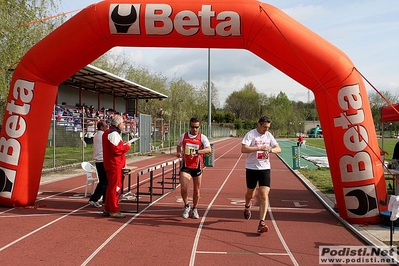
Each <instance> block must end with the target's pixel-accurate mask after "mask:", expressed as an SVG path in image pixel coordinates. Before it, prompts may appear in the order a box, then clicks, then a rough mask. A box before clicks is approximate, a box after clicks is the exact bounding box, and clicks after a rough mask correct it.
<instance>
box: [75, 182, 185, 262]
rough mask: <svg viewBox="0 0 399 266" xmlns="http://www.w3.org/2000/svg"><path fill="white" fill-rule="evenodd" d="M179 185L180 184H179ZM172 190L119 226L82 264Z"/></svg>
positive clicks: (88, 260)
mask: <svg viewBox="0 0 399 266" xmlns="http://www.w3.org/2000/svg"><path fill="white" fill-rule="evenodd" d="M178 187H179V186H178ZM171 192H173V190H171V191H169V192H167V193H165V194H164V195H162V196H161V197H159V198H158V199H156V200H154V201H153V202H151V203H150V204H149V205H147V207H145V208H144V209H142V210H141V211H140V212H138V213H136V214H135V215H134V216H133V217H132V218H130V219H129V220H128V221H127V222H126V223H124V224H123V225H122V226H121V227H119V228H118V230H116V231H115V232H114V233H113V234H112V235H110V236H109V237H108V239H107V240H105V241H104V242H103V243H102V244H101V245H100V246H99V247H98V248H97V249H96V250H95V251H94V252H93V253H92V254H91V255H90V256H89V257H88V258H87V259H86V260H85V261H84V262H83V263H82V264H81V265H87V264H88V263H89V262H90V261H91V260H92V259H93V258H94V257H95V256H96V255H97V254H98V253H99V252H100V251H101V250H102V249H103V248H104V247H105V246H106V245H107V244H108V243H109V242H111V240H112V239H113V238H114V237H115V236H116V235H118V234H119V233H120V232H121V231H122V230H123V229H124V228H125V227H126V226H128V225H129V224H130V223H131V222H133V220H135V219H136V218H137V217H138V216H139V215H140V214H142V213H143V212H145V211H146V210H147V209H148V208H150V207H151V206H152V205H154V204H155V203H157V202H158V201H160V200H161V199H163V198H164V197H166V196H167V195H169V194H170V193H171Z"/></svg>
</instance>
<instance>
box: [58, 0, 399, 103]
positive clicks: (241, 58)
mask: <svg viewBox="0 0 399 266" xmlns="http://www.w3.org/2000/svg"><path fill="white" fill-rule="evenodd" d="M96 2H97V1H96V0H94V1H93V0H92V1H90V0H81V1H73V2H72V1H69V0H63V1H62V6H63V10H62V11H61V12H66V11H70V10H74V9H77V8H82V7H85V6H88V5H89V4H91V3H96ZM263 2H266V3H268V4H271V5H274V6H275V7H277V8H279V9H281V10H283V11H284V12H285V13H287V14H288V15H290V16H291V17H293V18H294V19H296V20H298V21H299V22H300V23H302V24H304V25H305V26H306V27H308V28H310V29H311V30H313V31H314V32H316V33H317V34H319V35H320V36H322V37H323V38H324V39H326V40H327V41H329V42H331V43H332V44H334V45H335V46H337V47H338V48H339V49H341V50H342V51H343V52H344V53H345V54H347V55H348V56H349V58H350V59H351V60H352V61H353V62H354V64H355V66H356V68H357V69H358V70H359V71H360V72H361V73H362V74H363V75H364V76H366V78H367V79H369V80H370V82H372V83H373V85H374V86H375V87H377V89H378V90H380V91H385V90H389V91H392V92H393V93H394V94H397V89H398V85H397V84H399V75H398V74H397V68H398V67H397V65H398V63H397V62H398V58H399V51H398V50H399V49H398V48H397V47H399V39H398V38H397V36H398V34H399V16H398V13H399V5H395V4H394V2H393V1H391V0H379V1H375V0H354V1H347V0H336V1H317V0H304V1H300V0H286V1H282V0H268V1H263ZM114 49H117V50H118V49H121V50H123V51H128V53H129V54H131V56H132V58H133V60H134V62H135V63H137V64H141V65H145V66H147V67H148V68H149V69H151V70H152V71H154V72H157V73H162V74H163V75H165V76H167V77H170V78H173V77H182V78H183V79H184V80H186V81H187V82H190V83H192V84H194V85H197V86H199V85H201V84H202V83H203V82H204V81H207V79H208V78H207V73H208V56H207V52H208V51H207V49H183V48H114ZM211 79H212V81H213V82H214V83H215V85H216V86H217V88H218V91H219V99H220V100H221V102H222V103H223V102H224V100H225V99H226V97H227V96H228V95H229V94H230V93H232V92H233V91H234V90H239V89H241V88H242V87H243V86H244V84H245V83H248V82H252V83H253V84H254V85H255V87H256V88H257V89H258V91H259V92H262V93H266V94H268V95H270V94H278V93H279V92H280V91H283V92H285V93H286V94H287V95H288V97H289V99H290V100H295V101H304V102H306V101H307V100H308V99H310V100H312V99H313V93H312V92H309V91H308V90H307V89H306V88H304V87H303V86H302V85H300V84H298V83H297V82H295V81H293V80H292V79H291V78H289V77H288V76H286V75H285V74H282V73H280V71H278V70H276V69H274V68H273V67H272V66H271V65H269V64H268V63H267V62H265V61H263V60H262V59H260V58H258V57H257V56H256V55H254V54H252V53H251V52H249V51H246V50H221V49H212V50H211Z"/></svg>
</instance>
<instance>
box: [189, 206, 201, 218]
mask: <svg viewBox="0 0 399 266" xmlns="http://www.w3.org/2000/svg"><path fill="white" fill-rule="evenodd" d="M191 217H192V218H194V219H198V218H199V214H198V209H197V208H192V210H191Z"/></svg>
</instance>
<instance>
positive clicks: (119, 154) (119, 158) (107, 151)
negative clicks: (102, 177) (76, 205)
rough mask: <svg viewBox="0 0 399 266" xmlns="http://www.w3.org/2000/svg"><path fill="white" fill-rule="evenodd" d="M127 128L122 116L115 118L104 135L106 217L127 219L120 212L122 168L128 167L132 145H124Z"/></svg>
mask: <svg viewBox="0 0 399 266" xmlns="http://www.w3.org/2000/svg"><path fill="white" fill-rule="evenodd" d="M124 126H125V123H124V121H123V118H122V117H121V116H118V115H117V116H114V117H113V118H112V121H111V126H110V128H109V129H108V130H107V131H105V132H104V134H103V157H104V158H103V162H104V168H105V171H106V172H107V178H108V186H107V192H106V195H107V197H106V199H105V204H104V210H103V213H104V216H109V217H112V218H125V217H126V215H124V214H122V213H120V212H119V198H120V196H121V193H122V168H124V167H125V166H126V152H127V151H128V150H129V149H130V143H128V142H127V143H124V142H123V140H122V137H121V130H122V129H123V127H124Z"/></svg>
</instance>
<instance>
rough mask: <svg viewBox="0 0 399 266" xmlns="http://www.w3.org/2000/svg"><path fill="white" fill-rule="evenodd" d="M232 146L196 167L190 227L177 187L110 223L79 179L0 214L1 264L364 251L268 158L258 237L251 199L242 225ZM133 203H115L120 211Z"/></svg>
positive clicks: (276, 258) (241, 187)
mask: <svg viewBox="0 0 399 266" xmlns="http://www.w3.org/2000/svg"><path fill="white" fill-rule="evenodd" d="M240 148H241V139H238V138H234V139H228V140H224V141H220V142H217V143H216V144H215V167H208V168H207V169H205V170H204V176H203V182H202V190H201V192H202V193H201V200H200V206H199V213H200V219H198V220H195V219H191V218H189V219H183V218H182V217H181V213H182V207H183V204H182V202H181V198H180V188H177V189H175V190H172V191H170V193H167V194H165V195H164V196H163V197H156V198H154V200H155V201H154V202H153V204H151V205H150V206H148V207H145V206H143V205H141V206H140V207H141V208H140V212H138V213H127V217H126V218H124V219H112V218H105V217H103V216H102V214H101V212H100V210H99V209H96V208H94V207H92V206H90V205H88V204H87V201H88V199H87V198H83V197H81V196H79V195H82V194H84V186H85V176H84V173H83V172H82V175H81V176H78V177H76V176H75V177H71V178H69V179H65V180H60V181H56V182H53V183H48V184H45V185H42V186H41V187H40V192H41V193H39V195H38V201H37V202H36V208H5V207H0V223H1V228H2V229H1V238H0V261H1V264H2V265H86V264H87V265H207V266H208V265H229V266H231V265H318V259H319V255H318V252H319V249H318V247H319V245H351V246H362V245H365V244H364V243H363V242H362V241H361V240H359V239H358V238H357V237H356V236H355V235H353V234H352V233H351V232H350V231H348V230H347V229H346V228H345V227H343V226H342V225H340V223H339V221H338V220H337V219H336V218H335V217H334V216H333V215H332V214H330V213H329V212H328V211H327V210H326V209H325V208H324V206H323V205H322V204H321V203H320V202H319V201H318V200H317V199H316V198H315V197H314V196H313V194H312V193H311V192H310V191H308V190H307V189H306V188H305V186H304V185H303V184H302V183H301V182H300V181H299V180H298V179H297V177H296V176H295V175H294V174H293V173H292V172H291V171H290V170H289V169H288V168H287V167H286V166H285V165H284V164H283V163H282V162H281V161H280V160H279V159H278V158H277V157H276V156H274V155H273V156H272V183H271V194H270V207H271V211H269V212H268V215H267V224H268V226H269V232H267V233H264V234H263V235H258V234H257V233H256V229H257V224H258V217H259V214H258V207H257V206H258V204H257V201H256V200H255V201H254V202H253V203H254V204H253V207H252V218H251V220H248V221H247V220H245V219H244V218H243V203H244V193H245V169H244V165H245V155H242V154H241V152H240ZM173 159H175V157H174V156H172V155H164V156H160V157H149V159H147V160H143V161H139V162H136V163H134V164H132V165H135V166H138V167H139V168H138V169H137V171H140V170H144V169H147V168H148V167H150V166H155V165H158V164H160V163H162V162H167V161H171V160H173ZM132 181H134V182H133V183H135V178H133V179H132ZM142 186H143V189H146V187H148V184H143V185H142ZM133 191H134V190H133ZM191 194H192V191H190V194H189V195H191ZM135 206H136V203H134V202H122V203H121V210H122V211H132V210H136V209H135V208H136V207H135Z"/></svg>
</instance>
